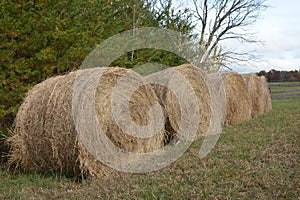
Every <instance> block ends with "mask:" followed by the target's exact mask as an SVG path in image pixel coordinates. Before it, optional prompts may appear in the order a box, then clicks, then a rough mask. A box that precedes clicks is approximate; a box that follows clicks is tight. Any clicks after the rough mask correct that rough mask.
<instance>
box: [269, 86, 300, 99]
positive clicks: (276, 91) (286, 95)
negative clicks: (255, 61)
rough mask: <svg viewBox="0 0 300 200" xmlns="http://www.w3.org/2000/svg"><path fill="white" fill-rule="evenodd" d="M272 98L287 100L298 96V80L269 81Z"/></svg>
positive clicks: (299, 91)
mask: <svg viewBox="0 0 300 200" xmlns="http://www.w3.org/2000/svg"><path fill="white" fill-rule="evenodd" d="M269 87H270V89H271V97H272V100H287V99H293V98H297V97H300V82H270V83H269Z"/></svg>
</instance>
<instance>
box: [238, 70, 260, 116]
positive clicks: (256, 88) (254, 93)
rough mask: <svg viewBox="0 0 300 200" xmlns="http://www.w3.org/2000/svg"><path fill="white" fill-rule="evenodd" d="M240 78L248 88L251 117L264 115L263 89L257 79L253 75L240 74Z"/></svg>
mask: <svg viewBox="0 0 300 200" xmlns="http://www.w3.org/2000/svg"><path fill="white" fill-rule="evenodd" d="M242 77H243V79H244V81H245V83H246V85H247V87H248V92H249V95H250V98H251V102H252V104H251V106H252V107H251V117H257V116H258V115H260V114H263V113H264V99H263V98H264V97H263V88H262V84H261V81H260V80H259V77H258V76H257V75H256V74H254V73H251V74H242Z"/></svg>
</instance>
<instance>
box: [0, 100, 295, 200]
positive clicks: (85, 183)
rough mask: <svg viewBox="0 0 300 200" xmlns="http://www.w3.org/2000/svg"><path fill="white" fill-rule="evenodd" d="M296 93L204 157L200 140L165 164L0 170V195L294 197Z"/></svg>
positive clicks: (228, 132)
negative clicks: (113, 170)
mask: <svg viewBox="0 0 300 200" xmlns="http://www.w3.org/2000/svg"><path fill="white" fill-rule="evenodd" d="M299 125H300V98H292V99H290V100H286V101H274V102H273V109H272V111H271V112H269V113H267V114H265V115H263V116H259V117H258V118H257V119H251V120H250V121H247V122H244V123H241V124H240V125H237V126H230V127H228V128H226V129H225V130H224V131H223V134H222V135H221V137H220V139H219V141H218V143H217V145H216V147H215V148H214V149H213V150H212V151H211V152H210V154H209V155H208V156H207V157H205V158H204V159H199V157H198V151H199V148H200V146H201V143H202V140H199V141H197V142H195V143H194V144H193V145H192V147H191V148H190V149H189V150H188V151H187V152H186V153H185V154H184V155H183V156H182V157H181V158H180V159H179V160H178V161H177V162H175V163H173V164H172V165H171V166H170V167H167V168H165V169H163V170H161V171H158V172H153V173H149V174H123V175H120V176H116V177H107V178H105V179H93V178H88V179H84V180H82V181H78V180H75V179H72V178H68V177H65V176H63V175H57V174H54V175H53V174H52V175H51V174H50V175H49V174H37V173H29V172H24V171H21V172H20V171H18V172H16V173H12V172H8V171H7V170H6V167H5V165H4V166H2V168H1V170H0V199H29V198H30V199H98V198H99V199H100V198H104V199H204V198H207V199H299V197H300V130H299Z"/></svg>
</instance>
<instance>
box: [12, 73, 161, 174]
mask: <svg viewBox="0 0 300 200" xmlns="http://www.w3.org/2000/svg"><path fill="white" fill-rule="evenodd" d="M96 70H98V69H88V70H79V71H77V72H71V73H69V74H67V75H65V76H58V77H54V78H50V79H48V80H46V81H44V82H42V83H40V84H38V85H36V86H35V87H33V88H32V89H31V90H30V91H29V92H28V94H27V96H26V98H25V99H24V102H23V104H22V105H21V107H20V109H19V111H18V114H17V117H16V120H15V130H14V131H15V134H14V135H13V136H12V137H11V138H10V139H9V141H10V143H11V146H12V152H11V156H10V163H11V164H12V163H17V165H20V166H22V167H24V168H26V169H29V170H32V171H38V172H40V171H60V172H63V173H66V174H70V175H78V174H80V173H89V174H92V175H102V174H104V175H105V174H107V173H112V171H113V170H111V169H110V168H108V167H106V166H104V165H103V164H102V163H100V162H99V161H97V160H96V159H95V157H94V156H93V155H92V154H91V153H90V152H89V151H88V150H87V148H86V146H85V143H83V142H82V141H81V137H79V136H78V133H77V131H76V130H77V127H76V125H75V124H74V119H73V117H74V116H72V104H73V103H74V102H73V88H74V81H75V79H76V78H77V76H76V75H77V74H80V76H81V78H83V79H89V77H90V76H91V74H93V73H94V72H95V71H96ZM101 71H102V72H103V75H102V76H101V77H99V78H98V83H96V84H97V85H96V87H97V90H96V93H95V95H94V96H95V102H96V104H95V110H96V117H97V118H98V120H99V121H100V122H101V125H102V126H101V128H102V133H104V134H105V135H107V137H108V138H110V139H111V140H112V142H113V143H114V144H115V145H117V146H118V147H120V148H122V149H123V150H124V151H131V152H141V153H144V152H148V151H152V150H155V149H158V148H161V147H162V146H163V140H164V135H165V133H164V130H161V131H160V132H159V133H157V134H156V135H155V136H153V137H150V138H134V137H133V136H130V135H127V134H126V133H124V132H123V131H122V130H121V129H120V128H118V126H117V125H116V123H115V121H114V118H113V117H112V112H111V110H110V108H111V95H112V91H113V88H114V86H115V84H116V82H117V81H118V79H120V78H121V77H122V75H124V74H125V73H126V72H128V71H130V70H127V69H121V68H101ZM130 78H132V80H134V81H137V82H140V83H142V82H143V80H142V77H140V76H139V75H138V74H136V73H134V72H133V73H131V77H130ZM77 84H78V82H77ZM79 84H80V83H79ZM82 87H83V88H84V87H85V86H82ZM157 101H158V99H157V97H156V95H155V93H154V91H153V90H152V88H151V86H150V85H148V86H147V85H145V86H142V87H140V88H139V89H138V90H137V91H136V92H135V93H134V94H133V96H132V98H131V99H130V115H131V117H132V118H133V121H134V122H135V123H137V124H139V125H145V124H147V123H148V121H149V116H148V115H147V112H148V111H149V108H150V107H151V106H152V105H153V104H155V103H157ZM87 115H88V113H87ZM75 117H76V116H75ZM94 117H95V116H94ZM80 120H85V119H80ZM86 123H88V121H87V122H86ZM83 137H84V136H83ZM86 137H89V136H88V135H86ZM97 148H101V146H100V147H99V146H98V147H97Z"/></svg>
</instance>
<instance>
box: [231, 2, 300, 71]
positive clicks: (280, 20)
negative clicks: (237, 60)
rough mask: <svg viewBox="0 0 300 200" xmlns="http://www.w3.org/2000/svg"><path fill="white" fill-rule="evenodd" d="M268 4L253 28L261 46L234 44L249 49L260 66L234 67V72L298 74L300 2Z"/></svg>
mask: <svg viewBox="0 0 300 200" xmlns="http://www.w3.org/2000/svg"><path fill="white" fill-rule="evenodd" d="M267 4H268V5H269V6H270V7H269V8H268V9H267V10H266V11H264V12H263V13H262V15H261V18H260V19H259V20H258V21H257V22H256V24H255V26H254V27H253V31H254V32H256V33H257V35H258V36H259V39H261V40H262V41H263V42H264V44H263V45H250V46H249V45H248V46H247V45H245V44H233V45H239V46H241V45H244V46H245V48H249V49H252V50H253V52H255V54H257V55H258V56H259V58H260V60H261V62H260V63H257V64H253V65H252V66H234V67H233V70H234V71H238V72H257V71H261V70H266V71H269V70H270V69H276V70H300V5H299V0H286V1H283V0H269V1H267Z"/></svg>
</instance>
